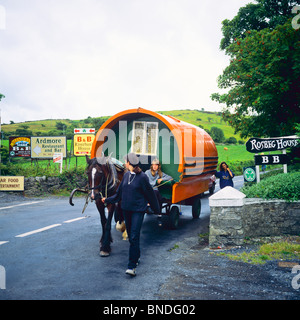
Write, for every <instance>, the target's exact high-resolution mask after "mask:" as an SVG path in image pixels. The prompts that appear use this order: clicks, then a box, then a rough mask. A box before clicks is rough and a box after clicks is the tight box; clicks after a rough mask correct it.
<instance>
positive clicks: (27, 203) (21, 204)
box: [0, 200, 49, 210]
mask: <svg viewBox="0 0 300 320" xmlns="http://www.w3.org/2000/svg"><path fill="white" fill-rule="evenodd" d="M45 201H49V200H42V201H33V202H25V203H20V204H15V205H13V206H8V207H2V208H0V210H4V209H11V208H15V207H21V206H29V205H30V204H38V203H42V202H45Z"/></svg>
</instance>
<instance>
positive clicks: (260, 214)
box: [209, 187, 300, 248]
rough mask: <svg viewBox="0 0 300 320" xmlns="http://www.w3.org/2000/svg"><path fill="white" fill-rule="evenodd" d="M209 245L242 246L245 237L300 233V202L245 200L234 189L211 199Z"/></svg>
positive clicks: (223, 191) (221, 192) (222, 191)
mask: <svg viewBox="0 0 300 320" xmlns="http://www.w3.org/2000/svg"><path fill="white" fill-rule="evenodd" d="M209 204H210V208H211V214H210V234H209V246H210V247H211V248H216V247H227V246H239V245H242V244H243V241H244V239H245V237H260V236H279V235H283V234H291V235H299V234H300V201H298V202H291V203H288V202H286V201H283V200H263V199H245V195H244V194H243V193H241V192H239V191H238V190H235V189H234V188H231V187H226V188H224V189H222V190H220V191H219V192H218V193H216V194H214V195H213V196H211V197H210V198H209Z"/></svg>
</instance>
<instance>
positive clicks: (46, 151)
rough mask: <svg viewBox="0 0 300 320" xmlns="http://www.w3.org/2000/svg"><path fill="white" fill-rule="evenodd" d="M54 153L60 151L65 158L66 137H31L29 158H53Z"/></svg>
mask: <svg viewBox="0 0 300 320" xmlns="http://www.w3.org/2000/svg"><path fill="white" fill-rule="evenodd" d="M54 153H62V154H63V157H64V158H66V156H67V138H66V137H31V158H37V159H53V154H54Z"/></svg>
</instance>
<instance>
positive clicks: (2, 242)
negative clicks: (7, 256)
mask: <svg viewBox="0 0 300 320" xmlns="http://www.w3.org/2000/svg"><path fill="white" fill-rule="evenodd" d="M8 242H9V241H0V246H1V245H2V244H5V243H8Z"/></svg>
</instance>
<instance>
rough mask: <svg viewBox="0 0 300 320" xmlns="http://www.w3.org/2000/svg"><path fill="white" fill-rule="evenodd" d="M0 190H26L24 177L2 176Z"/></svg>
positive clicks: (0, 177)
mask: <svg viewBox="0 0 300 320" xmlns="http://www.w3.org/2000/svg"><path fill="white" fill-rule="evenodd" d="M0 191H24V177H22V176H19V177H14V176H0Z"/></svg>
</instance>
